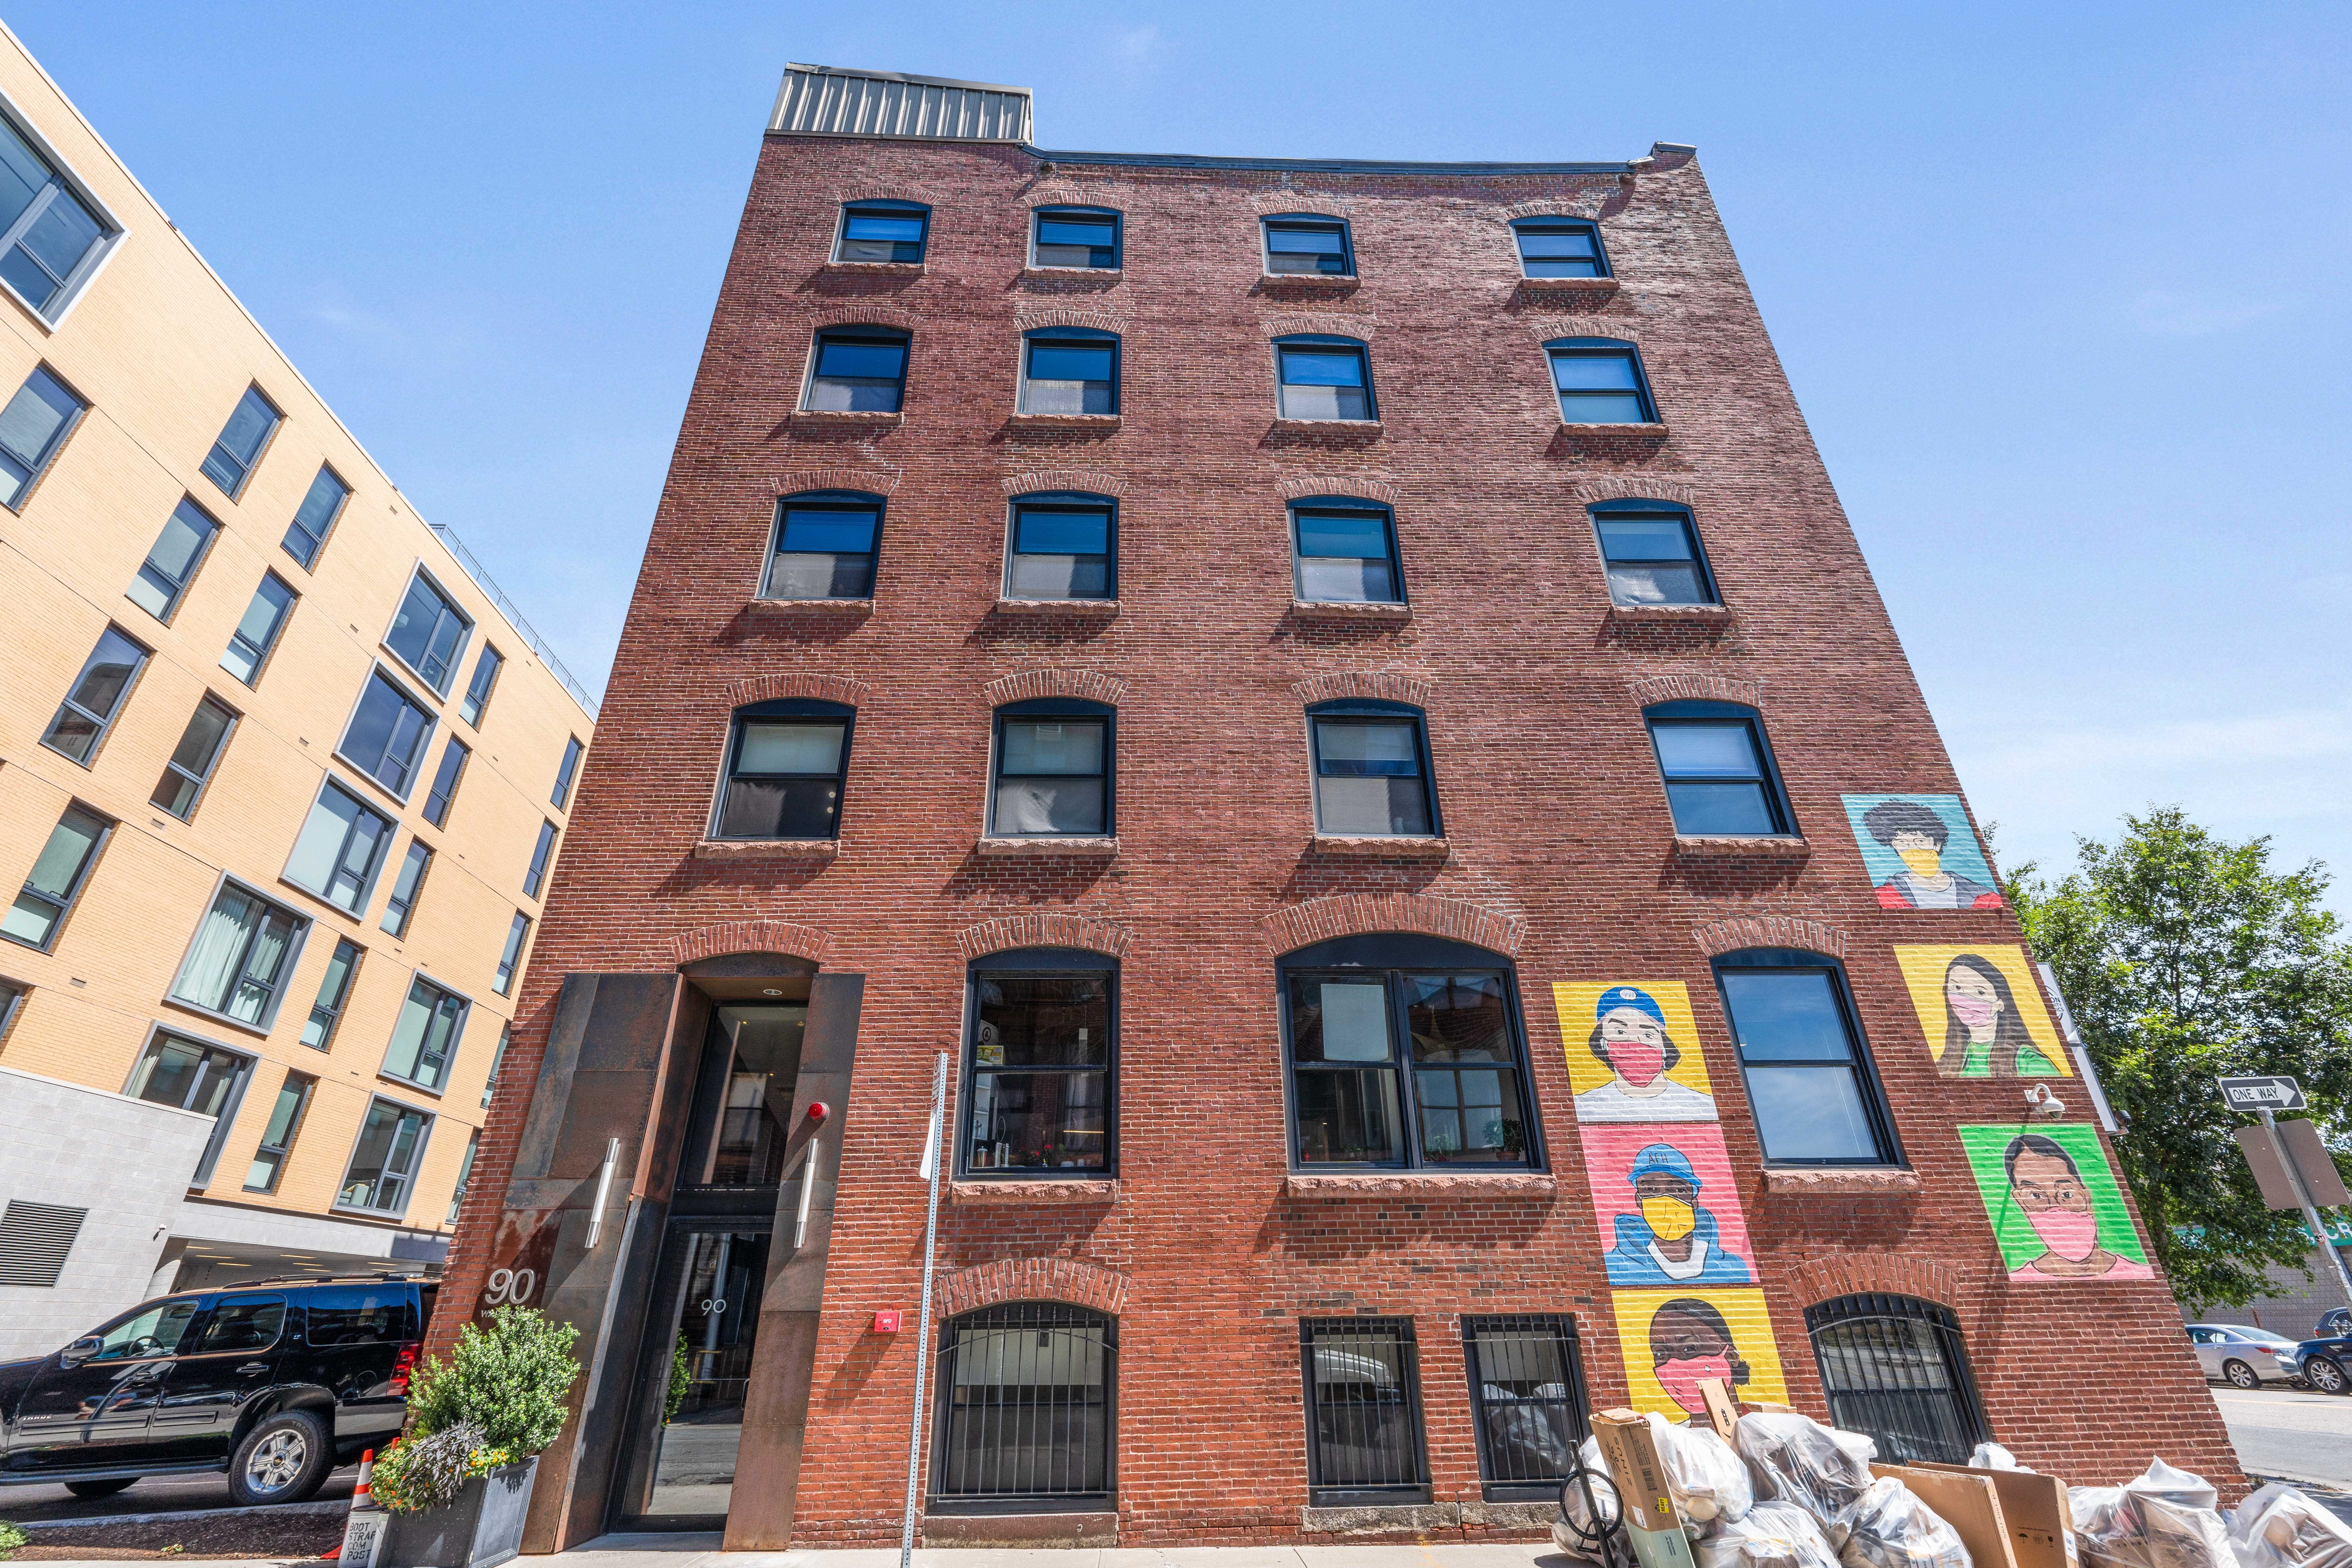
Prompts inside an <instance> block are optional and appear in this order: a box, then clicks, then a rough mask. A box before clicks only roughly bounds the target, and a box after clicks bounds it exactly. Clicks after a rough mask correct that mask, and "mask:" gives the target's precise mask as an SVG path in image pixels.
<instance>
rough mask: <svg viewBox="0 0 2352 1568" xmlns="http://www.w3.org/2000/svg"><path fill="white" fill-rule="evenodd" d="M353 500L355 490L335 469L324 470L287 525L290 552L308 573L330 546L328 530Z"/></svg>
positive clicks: (311, 485)
mask: <svg viewBox="0 0 2352 1568" xmlns="http://www.w3.org/2000/svg"><path fill="white" fill-rule="evenodd" d="M351 499H352V487H351V486H349V485H347V484H345V483H343V481H342V480H341V479H338V478H337V477H336V476H335V470H334V469H332V468H320V470H319V477H318V478H317V479H312V480H311V481H310V492H309V493H308V494H306V495H305V496H303V498H302V504H301V505H300V506H299V507H297V508H295V509H294V521H292V522H289V523H288V524H287V525H286V539H285V548H286V553H287V554H289V555H291V556H292V557H294V559H295V560H297V561H299V562H300V563H302V569H303V570H304V571H306V572H307V571H309V570H310V568H311V567H312V566H314V565H316V564H318V561H319V552H320V551H321V550H323V549H325V548H326V545H327V534H328V531H330V530H331V529H332V528H333V527H334V526H335V519H336V518H338V517H340V516H341V515H342V510H343V503H344V502H345V501H347V500H351Z"/></svg>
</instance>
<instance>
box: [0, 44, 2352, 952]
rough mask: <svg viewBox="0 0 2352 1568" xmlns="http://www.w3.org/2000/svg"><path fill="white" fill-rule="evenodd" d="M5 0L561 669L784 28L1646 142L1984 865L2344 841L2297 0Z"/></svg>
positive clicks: (673, 407)
mask: <svg viewBox="0 0 2352 1568" xmlns="http://www.w3.org/2000/svg"><path fill="white" fill-rule="evenodd" d="M6 17H7V21H8V23H9V24H10V26H13V27H14V28H15V29H16V32H17V34H18V36H19V37H22V38H23V39H24V40H25V42H26V45H27V46H28V47H30V48H31V49H32V50H33V51H34V53H35V54H36V55H37V56H38V57H39V58H41V60H42V61H43V62H44V63H45V64H46V65H47V67H48V68H49V69H50V71H51V73H52V74H54V75H55V76H56V77H57V78H58V79H59V81H60V82H61V83H62V84H63V85H64V87H65V89H66V90H67V91H68V93H69V94H71V95H72V96H73V98H74V99H75V100H76V101H78V102H79V104H80V105H81V107H82V109H83V110H84V111H85V112H86V113H88V114H89V115H90V116H91V118H92V119H93V120H94V121H96V122H97V123H98V125H99V128H100V131H101V132H103V133H104V134H105V135H106V136H107V137H108V138H109V140H110V141H111V142H113V144H114V146H115V148H116V150H117V151H118V152H120V153H121V154H122V155H123V157H124V158H125V159H126V160H127V161H128V162H129V163H131V167H132V168H133V169H134V170H135V171H136V172H137V173H138V174H139V175H140V177H141V178H142V180H143V181H144V182H145V183H146V184H147V186H148V187H149V189H150V190H152V192H153V193H154V194H155V195H156V197H157V199H159V200H160V201H161V202H162V203H163V205H164V207H165V208H166V210H168V211H169V212H171V213H172V215H173V217H174V218H175V219H176V220H177V221H178V222H179V224H180V226H182V228H183V229H184V230H185V231H186V232H187V233H188V234H189V235H190V236H191V237H193V238H194V241H195V243H196V244H197V245H198V246H199V247H201V248H202V249H203V250H204V252H205V255H206V256H207V257H208V258H210V259H211V260H212V262H213V264H214V265H215V267H216V268H218V269H219V270H220V272H221V273H222V275H223V276H224V277H226V279H228V281H229V284H230V286H231V287H232V288H234V289H236V291H237V292H238V294H239V295H240V296H241V297H242V298H243V299H244V300H245V301H246V303H247V305H248V306H249V307H250V308H251V309H252V310H253V311H254V312H255V314H256V315H257V316H258V317H259V318H260V319H261V321H262V322H263V324H264V325H265V326H267V327H268V329H269V330H270V331H271V332H272V333H273V334H275V335H276V337H277V338H278V342H280V343H281V344H282V345H283V346H284V347H285V348H286V350H287V352H288V353H290V354H291V355H292V356H293V358H294V360H295V362H296V363H298V364H299V365H300V366H301V367H302V368H303V370H304V372H305V374H308V375H309V376H310V379H311V381H312V382H313V384H316V385H317V386H318V387H319V388H320V391H321V392H322V393H323V394H324V395H326V397H327V399H328V400H329V402H331V404H333V405H334V406H335V407H336V408H337V410H338V411H339V412H340V413H341V415H342V416H343V418H344V419H345V421H346V422H348V423H349V424H350V425H351V426H352V428H353V430H354V431H356V432H357V433H358V435H359V437H360V438H361V439H362V441H363V442H365V443H366V444H367V445H368V447H370V448H371V449H372V450H373V452H374V453H375V455H376V457H377V458H378V459H379V460H380V461H381V462H382V463H383V465H384V466H385V468H387V469H389V470H390V471H391V473H392V474H393V476H394V479H396V480H397V481H398V482H399V483H400V485H401V486H402V488H403V489H404V490H406V491H407V492H408V494H409V495H410V496H411V497H412V498H413V499H414V500H415V503H416V504H417V506H418V507H419V508H420V509H421V510H423V511H424V513H425V515H426V516H427V517H429V518H432V519H433V520H434V521H438V522H444V523H447V524H449V525H451V526H453V527H455V528H456V529H457V531H459V532H460V533H462V534H463V535H464V536H465V538H466V539H467V542H469V543H470V544H471V545H472V546H473V548H474V549H475V551H476V552H478V554H479V555H480V556H481V557H482V558H483V559H484V561H485V562H486V563H488V565H489V567H490V569H491V571H492V572H493V573H494V574H496V575H497V576H498V577H499V579H500V580H501V581H502V582H503V584H505V585H506V587H507V588H508V590H509V593H511V594H512V595H514V596H515V597H516V599H517V600H519V601H520V604H521V605H523V607H524V610H525V612H526V613H527V614H529V615H530V616H531V617H532V619H533V620H534V621H536V622H537V623H538V625H539V626H540V629H541V631H542V632H543V633H545V634H546V635H547V636H548V637H549V638H550V640H551V642H553V643H554V644H555V646H556V647H557V648H558V650H559V651H560V652H562V654H563V656H564V657H565V658H566V659H567V661H568V662H570V663H571V664H572V667H573V668H575V670H577V671H578V673H579V674H580V675H581V676H582V677H583V679H585V680H587V682H588V683H589V685H590V686H591V687H592V688H597V687H601V685H602V683H603V679H604V668H605V666H606V664H607V662H608V661H609V659H610V658H611V655H612V649H613V647H614V642H615V641H616V639H617V638H618V636H619V632H620V626H621V618H622V616H623V614H624V612H625V609H626V606H627V600H628V593H629V588H630V584H631V581H632V579H633V577H634V575H635V570H636V563H637V557H638V552H639V551H640V549H641V548H642V545H643V542H644V538H645V534H646V527H647V525H648V523H649V521H650V520H651V517H652V515H653V510H654V506H655V501H656V496H657V493H658V491H659V489H660V484H661V479H662V474H663V469H664V468H665V466H666V464H667V460H668V457H669V449H670V446H671V443H672V441H673V440H674V438H675V437H676V434H677V421H678V417H679V414H680V411H681V410H682V408H683V406H684V404H685V400H686V394H687V388H688V383H689V381H690V380H691V378H692V375H693V372H694V365H695V362H696V358H697V356H698V353H700V350H701V345H702V337H703V332H704V329H705V327H706V325H707V323H708V319H709V309H710V304H711V301H712V300H713V298H714V296H715V294H716V292H717V289H718V284H719V274H720V271H721V269H722V268H724V266H725V264H726V258H727V250H728V246H729V244H730V239H731V237H732V234H733V231H734V226H735V222H736V218H737V216H738V214H739V211H740V205H741V202H742V195H743V190H744V186H745V183H746V181H747V180H748V178H749V175H750V171H751V161H752V157H753V155H754V153H755V151H756V148H757V144H758V139H759V132H760V127H761V123H762V121H763V119H764V117H765V115H766V114H767V112H768V110H769V106H770V104H771V102H772V99H773V97H774V94H775V89H776V80H777V77H778V74H779V72H780V71H781V69H782V66H783V63H784V61H786V60H787V59H798V60H810V61H816V62H822V63H826V64H834V65H846V66H864V67H870V68H880V69H887V70H902V71H912V72H918V73H923V74H930V75H940V76H954V77H962V78H968V79H979V80H984V81H1001V82H1013V83H1017V84H1020V85H1023V86H1027V87H1031V88H1034V89H1035V90H1036V93H1037V111H1036V121H1037V133H1038V140H1039V142H1041V143H1042V144H1043V145H1045V146H1047V147H1059V148H1066V149H1119V150H1128V151H1146V152H1195V153H1259V154H1296V155H1300V156H1325V157H1405V158H1426V159H1456V158H1462V159H1468V158H1493V159H1579V158H1620V157H1631V156H1633V155H1635V154H1638V153H1642V152H1643V151H1645V150H1646V149H1647V148H1648V147H1649V145H1650V143H1651V142H1654V141H1661V140H1663V141H1671V142H1696V144H1697V146H1698V148H1699V156H1700V160H1701V162H1702V163H1703V164H1704V166H1705V168H1706V173H1707V177H1708V179H1709V182H1710V183H1711V184H1712V185H1713V187H1714V190H1715V195H1716V197H1717V201H1718V202H1719V203H1720V205H1721V206H1722V208H1723V211H1724V215H1725V217H1726V220H1727V223H1728V225H1729V226H1730V231H1731V236H1732V239H1733V242H1734V244H1735V245H1736V246H1737V247H1738V251H1739V255H1740V258H1741V261H1742V263H1743V264H1744V266H1745V267H1746V268H1747V270H1748V279H1749V280H1750V282H1751V284H1752V285H1753V287H1754V289H1755V291H1756V294H1757V298H1758V300H1759V303H1760V304H1761V306H1762V309H1763V312H1764V319H1765V321H1766V323H1767V325H1768V326H1769V328H1770V329H1771V331H1772V335H1773V338H1774V341H1775V342H1776V343H1777V345H1778V347H1779V349H1780V354H1781V357H1782V359H1783V361H1784V362H1785V363H1786V365H1787V367H1788V371H1789V374H1790V378H1791V380H1792V381H1793V382H1794V384H1795V386H1796V391H1797V395H1798V398H1799V400H1800V401H1801V404H1802V405H1803V407H1804V410H1805V414H1806V416H1807V417H1808V418H1809V420H1810V421H1811V426H1812V429H1813V434H1814V437H1815V438H1816V439H1817V440H1818V441H1819V442H1820V444H1821V447H1822V453H1823V455H1824V457H1825V458H1827V460H1828V464H1829V469H1830V473H1831V476H1832V479H1834V480H1835V481H1836V483H1837V486H1838V489H1839V492H1840V494H1841V496H1842V497H1843V500H1844V502H1845V506H1846V510H1847V511H1848V512H1849V514H1850V515H1851V516H1852V518H1853V525H1854V527H1855V529H1856V531H1858V532H1859V533H1860V535H1861V538H1862V542H1863V545H1864V549H1865V550H1866V551H1867V552H1868V554H1869V558H1870V562H1871V565H1872V567H1873V569H1874V572H1875V574H1876V576H1877V579H1878V583H1879V585H1880V587H1881V589H1882V591H1883V592H1884V593H1885V597H1886V600H1887V602H1888V605H1889V606H1890V607H1891V608H1892V610H1893V612H1894V616H1895V624H1896V626H1897V627H1898V629H1899V630H1900V631H1901V633H1902V635H1903V638H1904V642H1905V645H1906V647H1907V648H1908V650H1909V652H1910V655H1911V658H1912V660H1913V663H1914V664H1915V666H1916V668H1917V670H1918V673H1919V678H1920V680H1921V682H1922V684H1923V685H1924V687H1925V688H1926V690H1927V697H1928V700H1929V702H1930V703H1931V704H1932V706H1933V707H1934V709H1935V711H1936V714H1937V719H1938V721H1939V722H1940V723H1941V725H1942V727H1943V731H1944V735H1945V738H1946V741H1947V742H1948V744H1949V746H1950V747H1951V750H1952V752H1953V755H1954V757H1955V759H1956V761H1957V763H1958V768H1959V773H1960V777H1961V780H1962V782H1963V784H1965V785H1966V787H1967V788H1968V791H1969V797H1970V799H1971V801H1972V803H1973V804H1974V805H1975V806H1976V809H1977V812H1978V815H1979V817H1980V818H1988V819H1990V820H1992V821H1994V822H1996V823H1998V824H1999V847H2000V855H2001V858H2002V859H2003V860H2004V862H2007V863H2010V864H2015V863H2017V862H2019V861H2021V860H2023V859H2027V858H2034V859H2038V860H2039V861H2041V862H2042V865H2043V866H2044V868H2050V867H2053V866H2054V865H2056V864H2059V863H2063V862H2067V861H2070V860H2071V858H2072V842H2073V837H2074V835H2075V834H2077V833H2088V834H2093V835H2099V834H2104V833H2106V832H2108V831H2109V830H2111V828H2112V827H2113V826H2114V825H2115V823H2116V820H2117V818H2118V816H2120V814H2121V813H2123V812H2125V811H2127V810H2132V809H2137V808H2138V807H2140V806H2143V805H2146V804H2147V803H2149V802H2151V801H2165V802H2179V803H2180V804H2181V805H2185V806H2187V807H2188V808H2189V811H2190V812H2191V813H2192V814H2193V815H2194V816H2198V817H2199V818H2200V819H2202V820H2204V821H2206V822H2208V823H2209V824H2210V825H2212V826H2216V827H2218V828H2221V829H2222V830H2224V831H2227V832H2229V833H2231V834H2233V835H2244V834H2252V833H2267V834H2271V835H2273V837H2274V838H2275V841H2276V847H2277V851H2278V853H2279V854H2280V856H2281V857H2282V858H2284V859H2286V860H2288V861H2291V862H2300V861H2301V860H2303V859H2305V858H2310V857H2315V856H2316V857H2319V858H2325V859H2326V860H2327V861H2328V862H2329V863H2330V864H2331V865H2332V866H2335V867H2337V868H2343V869H2344V870H2345V871H2347V872H2352V791H2347V787H2346V779H2347V774H2352V698H2347V695H2346V685H2345V669H2346V666H2347V662H2348V661H2352V649H2347V646H2346V645H2347V626H2352V566H2347V561H2346V547H2347V542H2352V530H2347V526H2346V521H2347V501H2346V499H2345V497H2346V494H2347V488H2348V487H2347V479H2348V478H2352V474H2347V468H2352V457H2347V453H2348V452H2352V444H2347V440H2346V437H2345V432H2344V428H2343V426H2344V423H2345V416H2346V409H2347V396H2346V389H2345V376H2346V370H2347V365H2352V353H2347V350H2352V342H2347V337H2352V333H2347V310H2346V306H2347V297H2352V282H2347V279H2352V268H2347V265H2346V262H2345V258H2346V257H2347V254H2352V179H2347V166H2346V165H2347V142H2352V130H2347V116H2346V115H2345V114H2344V112H2343V98H2344V83H2345V82H2346V81H2347V80H2352V58H2348V57H2352V10H2347V8H2345V7H2344V6H2342V5H2340V4H2339V5H2308V6H2300V7H2298V6H2292V5H2278V6H2266V5H2049V4H2046V3H2044V4H2036V5H2013V6H2011V5H1990V4H1979V5H1969V6H1926V5H1850V6H1827V5H1770V4H1760V3H1750V4H1745V5H1731V4H1685V5H1679V6H1665V7H1654V8H1649V9H1642V8H1634V9H1632V10H1627V9H1623V8H1621V7H1608V8H1604V7H1601V6H1597V5H1559V4H1549V5H1536V4H1522V5H1454V6H1452V7H1449V8H1447V9H1445V10H1444V11H1440V10H1438V9H1436V8H1434V7H1426V6H1407V5H1393V4H1386V3H1383V0H1360V3H1358V4H1354V5H1349V6H1347V7H1344V8H1339V9H1334V8H1330V7H1308V8H1307V9H1306V10H1303V11H1301V10H1297V9H1296V8H1282V7H1274V8H1269V7H1267V6H1266V5H1264V4H1263V3H1253V4H1247V5H1243V4H1202V5H1187V6H1181V7H1179V6H1155V5H1125V6H1121V7H1118V8H1115V9H1114V8H1108V7H1104V6H1101V5H1074V4H1072V5H1063V4H1056V5H1017V4H1002V5H986V6H982V5H966V6H960V7H948V6H932V5H903V4H892V3H889V0H861V3H859V4H856V5H824V6H818V5H794V4H782V5H777V4H770V5H641V6H623V5H598V4H591V3H582V4H573V5H482V4H479V3H478V0H477V3H475V4H468V5H430V4H407V5H382V4H336V5H318V4H315V3H313V4H303V5H275V4H268V3H260V0H255V3H248V4H246V5H238V6H233V7H228V8H226V9H224V8H221V7H217V6H205V7H196V6H184V5H170V6H165V5H152V6H142V5H105V4H93V3H92V0H15V3H14V4H12V5H10V6H9V7H8V9H7V13H6ZM2336 906H2337V907H2338V908H2339V909H2347V910H2352V897H2347V889H2338V890H2337V895H2336Z"/></svg>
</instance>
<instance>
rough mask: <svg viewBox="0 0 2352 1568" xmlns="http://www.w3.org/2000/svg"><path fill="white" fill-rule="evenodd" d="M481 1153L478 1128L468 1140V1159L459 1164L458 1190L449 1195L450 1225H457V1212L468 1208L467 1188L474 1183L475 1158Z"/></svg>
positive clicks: (480, 1139)
mask: <svg viewBox="0 0 2352 1568" xmlns="http://www.w3.org/2000/svg"><path fill="white" fill-rule="evenodd" d="M480 1152H482V1130H481V1129H480V1128H478V1127H477V1128H475V1129H474V1134H473V1136H472V1137H470V1138H468V1139H467V1140H466V1157H465V1158H464V1159H463V1160H460V1161H459V1162H457V1187H456V1189H455V1190H453V1191H452V1192H451V1193H450V1194H449V1223H450V1224H451V1225H456V1224H457V1211H458V1210H459V1209H461V1208H464V1207H465V1206H466V1188H467V1185H469V1184H471V1183H472V1182H473V1179H474V1156H475V1155H477V1154H478V1153H480Z"/></svg>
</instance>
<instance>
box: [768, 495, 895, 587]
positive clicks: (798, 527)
mask: <svg viewBox="0 0 2352 1568" xmlns="http://www.w3.org/2000/svg"><path fill="white" fill-rule="evenodd" d="M882 508H883V501H882V498H881V497H880V496H877V495H866V494H865V493H864V492H862V491H858V490H809V491H805V492H803V493H802V494H800V495H793V496H785V497H784V498H783V499H782V500H779V501H777V502H776V538H775V547H774V549H773V550H772V551H771V552H769V559H768V573H767V580H766V581H765V582H764V583H762V584H761V585H760V596H761V598H763V599H870V598H872V597H873V596H874V556H875V546H876V544H877V542H878V540H879V538H880V535H881V532H882Z"/></svg>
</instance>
